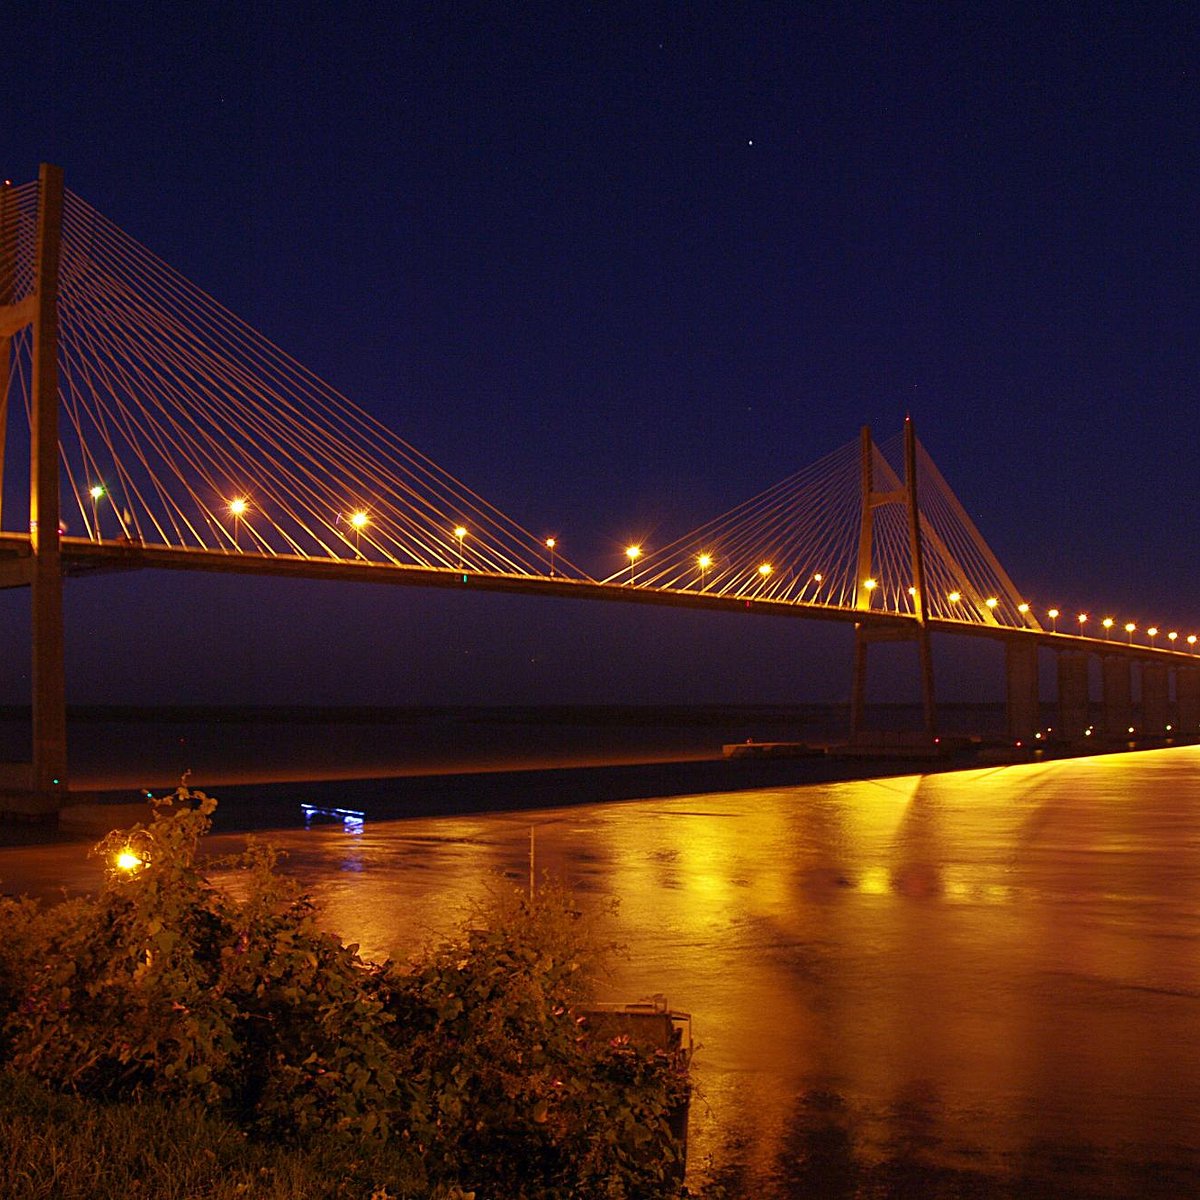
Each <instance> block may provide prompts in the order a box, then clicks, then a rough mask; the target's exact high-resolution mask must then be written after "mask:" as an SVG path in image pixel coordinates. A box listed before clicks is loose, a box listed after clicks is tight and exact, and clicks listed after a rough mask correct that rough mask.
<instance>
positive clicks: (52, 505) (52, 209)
mask: <svg viewBox="0 0 1200 1200" xmlns="http://www.w3.org/2000/svg"><path fill="white" fill-rule="evenodd" d="M10 207H11V206H10V205H9V204H8V203H7V202H6V203H5V204H4V206H3V210H2V211H0V216H2V217H4V218H5V219H8V218H9V217H10V215H11V214H10V213H9V209H10ZM62 213H63V177H62V171H61V170H60V169H59V168H58V167H55V166H51V165H50V164H49V163H43V164H42V165H41V169H40V170H39V172H38V225H37V247H36V256H35V259H34V278H33V287H34V290H33V293H32V296H31V298H30V300H28V301H24V302H22V303H21V304H19V305H15V306H14V305H13V304H12V293H11V289H9V292H8V296H7V299H8V301H9V303H8V305H7V308H6V309H0V315H3V316H4V317H5V318H6V324H8V325H11V327H12V328H13V329H14V330H15V329H17V328H21V327H22V326H24V325H30V326H32V329H33V347H32V356H31V359H30V389H29V394H30V411H29V542H30V549H31V551H32V554H31V558H30V567H29V584H30V594H31V609H32V612H31V617H32V622H31V624H32V633H33V656H32V663H31V667H32V682H33V695H32V701H33V747H32V756H31V757H32V763H31V764H29V765H28V766H26V765H25V764H18V765H17V767H16V770H15V771H14V770H11V769H10V770H9V771H7V772H6V773H5V775H4V777H2V778H0V788H4V789H5V791H6V793H7V794H5V795H4V796H3V798H2V799H0V808H3V809H5V810H7V811H8V812H11V813H17V814H22V815H27V816H47V815H51V814H53V813H55V812H57V811H58V809H59V808H61V807H62V804H63V802H64V801H65V799H66V797H67V697H66V681H65V672H66V665H65V653H64V646H63V572H62V534H61V531H60V526H59V522H60V518H61V511H60V497H59V477H58V471H59V462H58V456H59V448H58V403H59V401H58V267H59V256H60V249H61V244H62ZM5 286H6V287H7V286H8V285H7V284H5ZM4 357H5V374H6V375H7V373H8V347H7V345H6V346H5V350H4ZM0 432H3V425H0ZM4 451H5V447H4V444H3V442H2V441H0V456H2V455H3V453H4Z"/></svg>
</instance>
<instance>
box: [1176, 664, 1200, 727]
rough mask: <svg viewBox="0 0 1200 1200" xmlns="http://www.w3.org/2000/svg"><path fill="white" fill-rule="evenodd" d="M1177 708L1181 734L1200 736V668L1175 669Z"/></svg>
mask: <svg viewBox="0 0 1200 1200" xmlns="http://www.w3.org/2000/svg"><path fill="white" fill-rule="evenodd" d="M1175 708H1176V714H1175V715H1176V720H1177V722H1178V726H1179V731H1180V733H1181V734H1182V735H1183V736H1184V737H1196V736H1197V734H1200V667H1176V668H1175Z"/></svg>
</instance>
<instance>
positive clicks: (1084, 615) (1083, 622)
mask: <svg viewBox="0 0 1200 1200" xmlns="http://www.w3.org/2000/svg"><path fill="white" fill-rule="evenodd" d="M1087 619H1088V615H1087V613H1080V614H1079V616H1077V617H1076V618H1075V620H1077V621H1078V622H1079V636H1080V637H1083V627H1084V626H1085V625H1086V624H1087Z"/></svg>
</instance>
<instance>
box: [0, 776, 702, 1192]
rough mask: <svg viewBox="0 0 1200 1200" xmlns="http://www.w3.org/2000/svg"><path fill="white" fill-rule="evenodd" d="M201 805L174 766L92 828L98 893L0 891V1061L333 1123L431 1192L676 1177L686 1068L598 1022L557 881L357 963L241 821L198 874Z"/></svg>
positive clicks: (53, 1078) (57, 1081)
mask: <svg viewBox="0 0 1200 1200" xmlns="http://www.w3.org/2000/svg"><path fill="white" fill-rule="evenodd" d="M214 807H215V801H213V800H211V799H209V798H208V797H205V796H203V795H202V794H200V793H191V792H188V791H187V790H186V789H183V788H181V789H180V790H179V792H178V793H177V795H176V796H175V797H174V798H173V801H170V802H166V803H164V804H162V805H161V806H160V809H159V811H158V814H157V818H156V819H155V820H154V821H153V822H151V823H150V824H149V825H148V826H138V827H135V828H134V829H133V830H131V831H129V832H128V833H125V834H112V835H110V836H109V837H108V838H106V839H104V841H103V842H101V843H100V845H99V846H98V847H97V852H98V853H100V854H103V855H105V856H106V858H107V859H109V861H115V860H116V858H117V856H118V854H121V853H125V854H127V855H129V856H130V857H129V858H128V865H129V868H130V869H128V870H116V869H113V870H112V871H111V872H110V873H109V875H108V877H107V879H106V881H105V883H104V886H103V888H102V889H101V891H100V893H99V895H97V896H95V897H92V898H87V899H82V900H75V901H70V902H66V903H63V904H59V905H56V906H53V907H50V908H45V909H43V908H41V907H39V906H38V905H35V904H33V903H31V902H28V901H23V900H22V901H15V900H3V901H0V919H2V920H3V921H4V922H5V926H6V930H7V940H6V941H5V942H4V944H3V946H2V947H0V1001H3V1002H5V1011H7V1013H8V1017H7V1019H6V1020H5V1021H4V1024H3V1027H2V1031H0V1064H6V1065H7V1067H8V1068H9V1069H10V1070H12V1071H17V1072H24V1073H27V1074H28V1075H30V1076H32V1077H34V1078H36V1079H39V1080H41V1081H43V1082H45V1083H47V1084H49V1085H50V1086H52V1087H55V1088H58V1089H61V1090H66V1091H73V1092H76V1093H79V1094H80V1095H81V1096H84V1097H90V1098H95V1099H103V1100H112V1099H117V1100H134V1101H137V1100H141V1099H145V1100H156V1101H157V1100H165V1101H170V1102H183V1103H184V1104H193V1105H203V1106H207V1107H208V1108H209V1109H210V1110H211V1111H213V1112H214V1113H220V1114H224V1116H225V1117H227V1118H229V1119H232V1120H234V1121H235V1122H236V1123H237V1124H238V1125H239V1127H240V1128H242V1129H244V1130H247V1131H250V1132H252V1133H258V1134H262V1133H266V1132H271V1133H277V1134H278V1133H281V1134H284V1135H288V1136H291V1137H301V1136H303V1137H305V1138H308V1137H310V1136H311V1135H313V1134H314V1133H315V1134H318V1135H319V1137H320V1139H321V1141H322V1143H329V1142H330V1140H331V1139H333V1140H334V1141H336V1140H337V1139H341V1140H342V1142H343V1143H344V1145H345V1147H346V1153H347V1154H353V1155H354V1156H357V1157H361V1156H362V1155H367V1156H368V1157H370V1156H372V1155H380V1154H385V1155H387V1156H389V1162H390V1163H391V1166H390V1167H389V1171H390V1172H391V1174H390V1175H389V1178H393V1179H394V1178H399V1177H403V1178H404V1179H405V1180H407V1181H409V1182H410V1183H411V1180H413V1179H418V1180H420V1181H421V1187H422V1188H423V1189H424V1193H425V1194H429V1195H434V1194H439V1193H440V1194H445V1195H454V1194H456V1191H457V1189H458V1188H459V1187H460V1186H461V1187H462V1188H466V1189H468V1190H469V1189H472V1188H475V1189H477V1190H478V1191H479V1194H481V1195H486V1196H488V1197H489V1198H490V1200H526V1198H529V1200H532V1198H533V1197H544V1198H547V1200H553V1198H555V1197H562V1198H564V1200H565V1198H566V1197H572V1198H577V1200H593V1198H594V1200H622V1198H630V1200H632V1198H634V1197H637V1198H639V1200H652V1198H654V1197H659V1196H670V1195H676V1194H678V1192H679V1186H678V1180H679V1177H680V1170H679V1168H680V1163H679V1151H678V1148H677V1146H676V1144H675V1143H674V1142H673V1141H672V1139H671V1138H670V1136H669V1133H668V1127H667V1114H668V1112H669V1111H670V1109H671V1107H672V1106H673V1105H675V1104H676V1103H677V1102H678V1101H679V1100H680V1098H681V1096H683V1095H684V1093H685V1091H686V1087H687V1080H686V1078H685V1075H684V1073H683V1069H682V1068H681V1065H680V1064H679V1063H677V1062H676V1061H674V1060H673V1059H672V1058H671V1057H670V1056H668V1055H666V1054H662V1053H659V1054H651V1053H647V1052H645V1051H642V1050H638V1049H635V1048H634V1047H632V1046H630V1045H629V1044H628V1042H627V1041H624V1040H622V1039H616V1040H613V1041H608V1040H603V1039H596V1038H593V1037H592V1036H590V1035H589V1033H588V1031H587V1029H586V1024H585V1022H584V1021H583V1020H582V1018H581V1017H580V1015H579V1013H580V1010H581V1007H582V1005H583V1003H584V1000H585V998H586V990H587V985H588V983H589V982H590V976H589V964H590V963H592V962H594V960H595V959H596V958H597V957H598V956H599V954H600V953H601V952H602V949H603V947H602V946H601V945H600V944H599V943H598V941H597V939H596V937H595V935H594V933H593V932H592V928H591V925H590V923H589V921H588V920H586V919H584V918H581V917H580V915H579V914H578V913H577V912H575V911H574V907H573V904H572V901H571V897H570V896H569V895H568V894H566V893H565V892H563V891H562V890H561V889H558V888H554V887H546V888H544V889H543V890H542V891H541V892H540V893H539V894H538V895H537V896H536V897H534V898H532V899H529V898H526V897H524V896H521V895H519V894H517V893H512V894H509V895H505V896H502V897H500V898H498V899H496V900H495V901H494V902H493V903H492V905H491V906H490V908H488V909H487V910H485V911H483V912H481V913H480V914H478V915H477V917H476V919H475V920H473V921H472V922H471V923H470V924H469V926H468V927H467V928H465V929H463V930H462V931H461V932H460V933H459V934H458V935H457V936H456V937H454V938H451V939H450V940H448V941H447V942H445V943H444V944H442V945H440V946H437V947H435V948H433V949H431V950H428V951H426V952H425V953H424V954H423V955H421V956H420V957H418V958H417V959H416V960H415V961H414V962H413V963H412V964H411V965H410V966H409V968H408V969H406V970H399V969H397V968H396V967H395V966H394V965H392V964H382V965H374V964H369V963H366V962H364V961H363V960H362V959H361V958H360V957H359V956H358V953H357V947H355V946H343V945H342V944H341V942H340V941H339V939H338V938H337V937H335V936H334V935H333V934H330V933H328V932H326V931H324V930H322V929H321V928H320V927H319V924H318V920H317V913H316V911H315V909H314V906H313V904H312V902H311V901H310V900H309V899H308V898H307V897H305V896H304V895H302V894H301V893H300V892H299V890H298V889H297V887H296V886H295V885H294V884H293V883H292V882H290V881H289V880H287V879H286V878H284V877H283V876H281V875H280V874H279V873H278V871H277V870H276V865H277V864H276V858H275V855H274V853H273V852H272V851H270V850H268V849H266V848H263V847H261V846H256V845H251V847H250V848H249V849H248V850H247V851H246V852H244V853H243V854H240V855H237V856H234V857H232V858H230V859H226V860H222V861H221V862H220V863H219V866H220V868H221V870H222V872H223V877H224V878H226V879H229V880H230V883H229V884H228V885H227V886H224V887H217V886H216V885H214V884H213V883H212V882H211V881H210V880H209V878H208V875H207V874H206V871H205V869H203V867H202V865H201V864H200V863H199V861H198V858H197V853H198V848H199V844H200V839H201V838H202V837H203V835H204V834H205V833H206V832H207V831H208V829H209V826H210V816H211V813H212V811H213V809H214ZM397 1164H401V1166H402V1169H401V1166H397ZM406 1186H407V1185H406ZM395 1194H397V1195H398V1194H400V1193H399V1192H397V1193H395Z"/></svg>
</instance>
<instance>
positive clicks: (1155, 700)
mask: <svg viewBox="0 0 1200 1200" xmlns="http://www.w3.org/2000/svg"><path fill="white" fill-rule="evenodd" d="M1168 679H1169V676H1168V673H1167V664H1166V663H1157V662H1146V663H1142V728H1141V732H1142V733H1143V734H1145V735H1146V736H1147V737H1166V735H1167V726H1168V725H1170V723H1171V695H1170V684H1169V682H1168Z"/></svg>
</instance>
